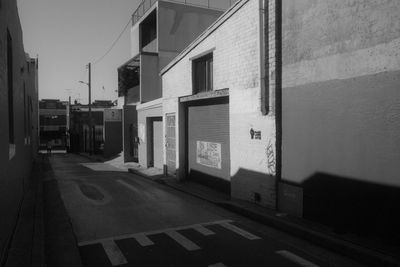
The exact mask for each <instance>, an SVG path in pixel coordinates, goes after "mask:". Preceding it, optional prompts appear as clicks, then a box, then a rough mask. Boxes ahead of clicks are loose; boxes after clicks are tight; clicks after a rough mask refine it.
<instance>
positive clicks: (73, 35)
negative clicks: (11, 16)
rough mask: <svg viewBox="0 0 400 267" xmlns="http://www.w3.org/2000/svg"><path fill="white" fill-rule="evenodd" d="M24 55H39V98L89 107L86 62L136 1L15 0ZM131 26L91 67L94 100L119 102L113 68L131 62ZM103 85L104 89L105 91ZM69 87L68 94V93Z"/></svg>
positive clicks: (106, 45) (99, 50)
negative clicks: (76, 102) (77, 102)
mask: <svg viewBox="0 0 400 267" xmlns="http://www.w3.org/2000/svg"><path fill="white" fill-rule="evenodd" d="M17 2H18V10H19V16H20V20H21V24H22V30H23V36H24V47H25V51H26V52H27V53H29V54H30V56H31V57H36V55H38V56H39V98H40V99H44V98H56V99H61V100H67V99H68V96H69V95H70V96H71V98H72V101H74V100H75V99H79V101H80V102H82V103H87V99H88V87H87V86H86V85H84V84H81V83H79V82H78V81H79V80H83V81H85V82H87V79H88V75H87V69H86V67H85V66H86V64H87V63H88V62H94V61H96V60H97V59H99V58H100V57H101V56H102V55H103V54H104V53H105V52H106V51H107V50H108V49H109V48H110V46H111V44H112V43H113V41H114V40H115V39H116V38H117V37H118V35H119V34H120V32H121V31H122V29H123V28H124V26H125V25H126V24H127V23H128V21H129V19H130V17H131V15H132V13H133V11H134V10H135V9H136V7H137V6H138V4H139V2H140V0H17ZM129 33H130V26H129V27H128V28H127V29H126V31H125V32H124V34H123V36H122V37H121V39H120V40H119V41H118V43H117V44H116V45H115V47H114V48H113V50H112V51H111V52H110V53H109V54H108V55H107V56H106V57H105V58H104V59H103V60H102V61H100V62H99V63H98V64H96V65H92V101H93V100H102V99H108V100H115V99H117V93H116V92H115V90H117V87H118V79H117V68H118V67H119V66H120V65H122V64H123V63H124V62H125V61H127V60H128V59H129V58H130V49H129V47H130V37H129ZM103 86H104V89H103ZM69 89H70V90H69Z"/></svg>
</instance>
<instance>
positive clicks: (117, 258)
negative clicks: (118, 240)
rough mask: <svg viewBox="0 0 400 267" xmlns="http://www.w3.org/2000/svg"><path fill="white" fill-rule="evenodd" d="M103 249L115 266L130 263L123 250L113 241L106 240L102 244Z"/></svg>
mask: <svg viewBox="0 0 400 267" xmlns="http://www.w3.org/2000/svg"><path fill="white" fill-rule="evenodd" d="M101 244H102V245H103V248H104V250H105V252H106V254H107V256H108V259H109V260H110V262H111V264H112V265H113V266H117V265H120V264H126V263H128V262H127V260H126V259H125V257H124V255H123V254H122V252H121V250H120V249H119V247H118V246H117V244H115V242H114V241H113V240H104V241H103V242H101Z"/></svg>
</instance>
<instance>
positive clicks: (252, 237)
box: [220, 222, 261, 240]
mask: <svg viewBox="0 0 400 267" xmlns="http://www.w3.org/2000/svg"><path fill="white" fill-rule="evenodd" d="M220 225H221V226H223V227H225V228H226V229H228V230H231V231H232V232H235V233H237V234H238V235H241V236H243V237H245V238H247V239H250V240H256V239H261V237H258V236H256V235H253V234H251V233H249V232H247V231H245V230H243V229H241V228H239V227H237V226H235V225H233V224H230V223H227V222H224V223H220Z"/></svg>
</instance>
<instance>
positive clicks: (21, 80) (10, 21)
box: [0, 0, 38, 265]
mask: <svg viewBox="0 0 400 267" xmlns="http://www.w3.org/2000/svg"><path fill="white" fill-rule="evenodd" d="M37 118H38V61H37V59H32V58H30V57H29V56H28V55H27V54H26V53H25V51H24V46H23V40H22V29H21V24H20V21H19V17H18V9H17V3H16V1H11V0H10V1H0V121H1V127H0V212H2V214H4V216H2V219H1V220H0V237H1V238H0V265H3V264H4V263H5V259H6V255H7V251H8V249H9V245H10V241H11V239H12V233H13V229H14V227H15V225H16V223H17V218H18V213H19V209H20V205H21V203H22V199H23V197H24V192H25V190H26V188H27V186H28V185H29V182H30V179H29V178H30V173H31V169H32V162H33V159H34V157H35V155H36V153H37V144H38V141H37V136H38V119H37Z"/></svg>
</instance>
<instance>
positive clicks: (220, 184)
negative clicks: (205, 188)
mask: <svg viewBox="0 0 400 267" xmlns="http://www.w3.org/2000/svg"><path fill="white" fill-rule="evenodd" d="M215 102H217V101H215V99H214V103H211V101H209V102H208V103H207V102H204V101H202V103H201V105H199V104H197V105H191V106H189V107H188V114H187V115H188V117H187V119H188V121H187V122H188V135H187V137H188V175H189V179H192V180H196V181H198V182H201V183H204V184H207V185H209V186H211V187H217V188H218V189H222V190H224V191H229V188H230V186H229V180H230V148H229V102H228V99H218V102H217V103H215Z"/></svg>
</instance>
